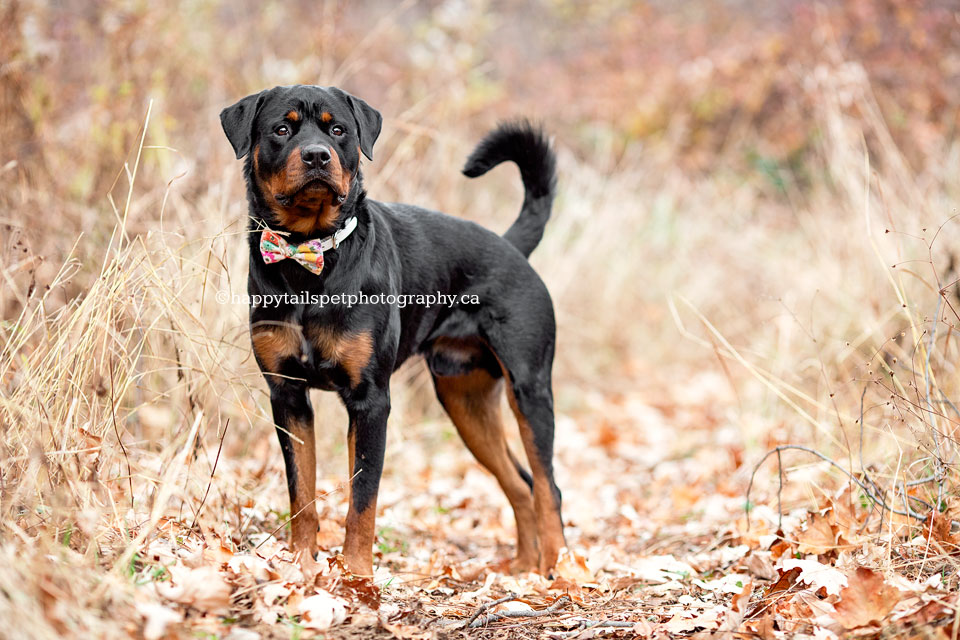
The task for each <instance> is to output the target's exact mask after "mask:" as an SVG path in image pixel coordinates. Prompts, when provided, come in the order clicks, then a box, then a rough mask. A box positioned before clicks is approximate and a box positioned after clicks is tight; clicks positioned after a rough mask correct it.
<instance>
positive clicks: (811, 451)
mask: <svg viewBox="0 0 960 640" xmlns="http://www.w3.org/2000/svg"><path fill="white" fill-rule="evenodd" d="M791 449H793V450H796V451H805V452H806V453H809V454H811V455H814V456H816V457H818V458H820V459H821V460H823V461H824V462H827V463H829V464H830V465H832V466H833V467H835V468H836V469H837V470H839V471H840V472H841V473H843V474H844V475H846V476H847V477H848V478H850V479H851V480H852V481H853V482H854V483H855V484H856V485H857V486H858V487H860V489H862V490H863V492H864V493H865V494H866V496H867V497H868V498H870V500H872V501H873V502H874V503H875V504H879V505H881V506H882V507H883V508H885V509H887V510H889V511H892V512H893V513H896V514H898V515H901V516H908V517H911V518H915V519H917V520H926V516H923V515H920V514H919V513H917V512H916V511H914V510H913V509H911V508H910V506H909V505H907V510H906V511H902V510H900V509H895V508H893V507H891V506H890V505H888V504H887V502H886V500H885V499H884V498H883V497H882V495H881V496H876V495H874V493H873V492H872V491H870V489H869V488H868V487H867V485H865V484H864V483H863V482H862V481H861V480H860V479H859V478H857V477H856V476H855V475H853V474H852V473H850V472H849V471H847V470H846V469H844V468H843V467H842V466H840V465H839V464H837V463H836V462H834V461H833V460H832V459H830V458H828V457H827V456H825V455H823V454H822V453H820V452H819V451H817V450H816V449H811V448H810V447H804V446H802V445H799V444H782V445H779V446H778V447H776V448H774V449H771V450H770V451H767V453H766V454H765V455H764V456H763V458H761V459H760V462H758V463H757V464H756V466H755V467H754V468H753V473H751V474H750V484H749V485H748V486H747V505H749V504H750V492H751V491H752V490H753V481H754V480H755V479H756V477H757V472H758V471H760V467H761V466H763V463H764V462H766V461H767V458H769V457H770V456H772V455H773V454H777V455H778V456H779V455H780V452H781V451H787V450H791ZM746 511H747V528H748V529H749V527H750V509H747V510H746Z"/></svg>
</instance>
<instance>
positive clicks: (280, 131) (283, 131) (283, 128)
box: [273, 124, 290, 136]
mask: <svg viewBox="0 0 960 640" xmlns="http://www.w3.org/2000/svg"><path fill="white" fill-rule="evenodd" d="M273 132H274V133H275V134H277V135H278V136H286V135H289V134H290V128H289V127H288V126H287V125H285V124H282V125H280V126H279V127H277V128H276V129H274V130H273Z"/></svg>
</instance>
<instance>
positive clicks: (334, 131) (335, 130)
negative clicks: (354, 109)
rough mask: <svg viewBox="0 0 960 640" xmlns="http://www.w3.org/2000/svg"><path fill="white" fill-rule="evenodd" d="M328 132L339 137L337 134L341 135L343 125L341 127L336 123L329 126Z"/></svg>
mask: <svg viewBox="0 0 960 640" xmlns="http://www.w3.org/2000/svg"><path fill="white" fill-rule="evenodd" d="M330 133H332V134H333V135H335V136H338V137H339V136H342V135H343V133H344V131H343V127H341V126H340V125H338V124H335V125H333V127H331V129H330Z"/></svg>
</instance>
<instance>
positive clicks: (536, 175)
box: [463, 120, 557, 256]
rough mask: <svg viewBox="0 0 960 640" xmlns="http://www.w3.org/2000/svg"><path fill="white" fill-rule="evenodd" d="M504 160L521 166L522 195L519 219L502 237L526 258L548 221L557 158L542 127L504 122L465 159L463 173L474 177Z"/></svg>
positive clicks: (554, 185) (553, 190) (519, 122)
mask: <svg viewBox="0 0 960 640" xmlns="http://www.w3.org/2000/svg"><path fill="white" fill-rule="evenodd" d="M507 160H511V161H513V162H515V163H516V164H517V166H518V167H520V177H521V178H522V179H523V188H524V191H525V193H524V197H523V207H521V209H520V216H519V217H518V218H517V220H516V221H515V222H514V223H513V225H511V227H510V228H509V229H507V232H506V233H505V234H503V237H504V238H506V239H507V241H508V242H510V244H512V245H513V246H515V247H516V248H517V249H519V250H520V253H522V254H523V255H525V256H529V255H530V253H531V252H532V251H533V250H534V248H536V246H537V245H538V244H539V243H540V239H541V238H542V237H543V228H544V227H545V226H546V224H547V220H549V219H550V209H551V207H552V206H553V196H554V192H555V191H556V187H557V157H556V156H555V155H554V153H553V150H552V149H551V148H550V142H549V141H548V140H547V136H546V135H545V134H544V132H543V130H542V129H541V128H539V127H536V126H534V125H532V124H531V123H530V122H528V121H526V120H520V121H516V122H506V123H503V124H501V125H500V126H498V127H497V128H496V129H494V130H493V131H491V132H490V133H488V134H487V135H486V136H485V137H484V138H483V140H481V141H480V144H478V145H477V148H476V149H474V150H473V153H471V154H470V157H469V158H467V163H466V165H464V167H463V173H464V175H466V176H468V177H470V178H476V177H477V176H482V175H483V174H485V173H486V172H487V171H489V170H490V169H492V168H493V167H495V166H497V165H498V164H500V163H501V162H506V161H507Z"/></svg>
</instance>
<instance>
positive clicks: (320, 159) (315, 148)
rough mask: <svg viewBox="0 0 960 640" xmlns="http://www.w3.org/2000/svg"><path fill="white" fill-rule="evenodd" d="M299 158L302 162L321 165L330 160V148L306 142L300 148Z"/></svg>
mask: <svg viewBox="0 0 960 640" xmlns="http://www.w3.org/2000/svg"><path fill="white" fill-rule="evenodd" d="M300 158H301V159H302V160H303V164H307V165H311V166H313V165H316V166H318V167H322V166H323V165H325V164H327V163H328V162H330V158H331V156H330V149H328V148H327V147H325V146H324V145H322V144H308V145H307V146H305V147H304V148H302V149H300Z"/></svg>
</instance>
